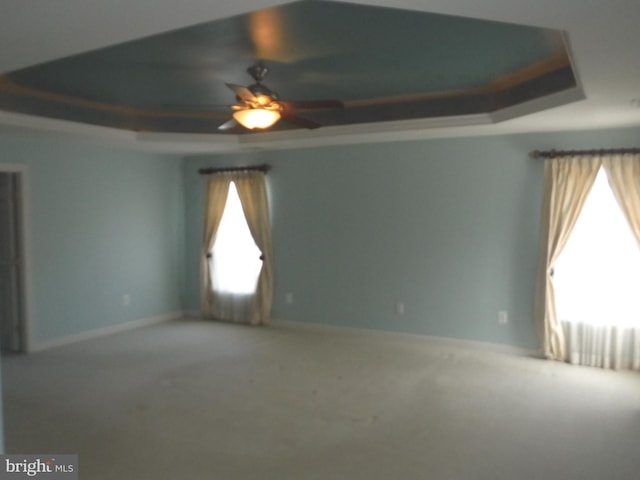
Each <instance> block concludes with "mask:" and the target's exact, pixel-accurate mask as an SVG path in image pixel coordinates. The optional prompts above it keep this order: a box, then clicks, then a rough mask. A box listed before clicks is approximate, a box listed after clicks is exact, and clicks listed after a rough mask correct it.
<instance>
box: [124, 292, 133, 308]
mask: <svg viewBox="0 0 640 480" xmlns="http://www.w3.org/2000/svg"><path fill="white" fill-rule="evenodd" d="M129 305H131V295H129V294H128V293H125V294H124V295H122V306H123V307H128V306H129Z"/></svg>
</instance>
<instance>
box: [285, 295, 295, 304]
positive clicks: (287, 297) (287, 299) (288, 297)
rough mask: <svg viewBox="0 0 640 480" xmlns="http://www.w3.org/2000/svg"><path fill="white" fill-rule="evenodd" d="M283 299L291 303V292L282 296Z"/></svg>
mask: <svg viewBox="0 0 640 480" xmlns="http://www.w3.org/2000/svg"><path fill="white" fill-rule="evenodd" d="M284 301H285V303H286V304H287V305H291V304H292V303H293V293H291V292H287V294H286V295H285V296H284Z"/></svg>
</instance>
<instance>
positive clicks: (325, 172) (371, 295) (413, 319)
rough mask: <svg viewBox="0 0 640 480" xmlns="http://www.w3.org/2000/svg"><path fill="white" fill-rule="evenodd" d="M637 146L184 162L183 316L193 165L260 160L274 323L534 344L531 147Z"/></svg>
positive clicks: (192, 249)
mask: <svg viewBox="0 0 640 480" xmlns="http://www.w3.org/2000/svg"><path fill="white" fill-rule="evenodd" d="M639 142H640V130H638V129H633V130H618V131H609V132H583V133H579V132H573V133H562V134H560V133H558V134H530V135H512V136H500V137H477V138H467V139H447V140H425V141H417V142H406V143H386V144H374V145H360V146H346V147H326V148H314V149H299V150H286V151H280V152H262V153H254V154H247V155H222V156H208V157H191V158H187V159H185V165H184V168H185V191H186V194H187V196H186V208H187V215H186V220H187V223H186V228H187V240H186V241H187V278H186V297H185V300H186V308H187V309H192V310H197V309H198V302H199V291H198V247H199V243H200V238H201V223H202V203H203V181H202V178H200V177H199V176H198V175H197V173H196V171H197V169H198V168H200V167H203V166H215V165H225V166H226V165H246V164H258V163H265V162H266V163H269V164H271V165H272V166H273V170H272V171H271V172H270V173H269V175H268V186H269V192H270V201H271V211H272V224H273V240H274V248H275V252H274V256H275V281H276V291H275V303H274V312H273V316H274V318H276V319H284V320H293V321H300V322H317V323H327V324H336V325H344V326H350V327H361V328H374V329H382V330H394V331H403V332H413V333H420V334H428V335H435V336H442V337H452V338H459V339H468V340H475V341H485V342H493V343H500V344H507V345H513V346H517V347H525V348H537V346H538V339H537V336H536V334H535V328H534V324H533V313H532V312H533V299H534V284H535V275H536V265H537V242H538V227H539V215H540V204H541V187H542V172H543V162H542V161H541V160H533V159H530V158H529V157H528V152H529V151H531V150H533V149H547V148H558V149H559V148H596V147H597V148H600V147H608V146H610V147H625V146H635V145H637V144H638V143H639ZM287 292H291V293H293V296H294V302H293V304H291V305H288V304H286V302H285V295H286V293H287ZM397 301H401V302H403V303H404V304H405V314H404V315H402V316H399V315H397V314H396V313H395V304H396V302H397ZM500 310H507V311H508V312H509V324H508V325H507V326H500V325H499V324H498V311H500Z"/></svg>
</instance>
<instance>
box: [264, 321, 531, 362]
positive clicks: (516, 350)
mask: <svg viewBox="0 0 640 480" xmlns="http://www.w3.org/2000/svg"><path fill="white" fill-rule="evenodd" d="M271 323H272V324H273V325H282V326H289V327H295V328H309V329H321V330H325V331H326V330H350V331H353V332H356V333H357V332H366V333H367V334H375V335H378V334H379V335H387V336H388V335H393V336H396V337H409V338H414V339H416V338H417V339H423V340H429V341H434V342H439V343H442V344H449V345H451V346H456V347H460V348H468V349H474V350H485V351H490V352H498V353H506V354H510V355H518V356H524V357H535V358H542V357H543V355H542V353H541V352H540V350H536V349H532V348H524V347H516V346H513V345H505V344H501V343H491V342H480V341H476V340H464V339H458V338H450V337H435V336H432V335H426V334H421V333H410V332H396V331H393V330H378V329H372V328H358V327H345V326H341V325H330V324H324V323H308V322H295V321H291V320H273V321H272V322H271Z"/></svg>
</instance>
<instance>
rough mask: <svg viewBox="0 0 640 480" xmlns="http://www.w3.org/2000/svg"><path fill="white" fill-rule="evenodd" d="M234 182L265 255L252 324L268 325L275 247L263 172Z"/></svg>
mask: <svg viewBox="0 0 640 480" xmlns="http://www.w3.org/2000/svg"><path fill="white" fill-rule="evenodd" d="M234 181H235V184H236V188H237V190H238V197H240V203H241V204H242V211H243V212H244V216H245V218H246V220H247V225H249V231H250V232H251V235H252V236H253V240H254V241H255V242H256V245H257V246H258V248H259V249H260V251H261V252H262V257H261V258H262V270H260V276H259V277H258V285H257V287H256V293H255V297H254V299H253V303H252V306H251V314H250V318H249V323H250V324H251V325H264V324H267V323H269V320H270V316H271V306H272V303H273V259H272V252H273V248H272V244H271V227H270V220H269V205H268V203H267V189H266V185H265V180H264V173H262V172H253V171H250V172H246V173H243V174H242V175H240V176H238V177H237V178H236V179H235V180H234Z"/></svg>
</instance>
